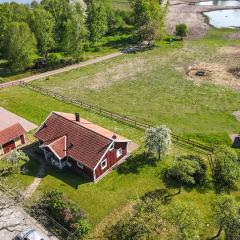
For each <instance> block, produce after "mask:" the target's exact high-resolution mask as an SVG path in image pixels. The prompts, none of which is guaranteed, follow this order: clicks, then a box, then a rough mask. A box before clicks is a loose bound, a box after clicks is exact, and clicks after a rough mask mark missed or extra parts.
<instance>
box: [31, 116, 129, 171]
mask: <svg viewBox="0 0 240 240" xmlns="http://www.w3.org/2000/svg"><path fill="white" fill-rule="evenodd" d="M114 135H115V137H116V139H115V141H116V142H118V141H120V142H129V140H128V139H126V138H124V137H122V136H120V135H118V134H114V133H113V132H111V131H109V130H107V129H104V128H102V127H100V126H97V125H95V124H93V123H91V122H89V121H87V120H85V119H82V118H80V121H79V122H78V121H76V118H75V114H69V113H61V112H53V113H51V114H50V115H49V117H48V118H47V119H46V121H45V122H44V123H43V124H42V126H41V127H40V128H39V129H38V130H37V132H36V133H35V137H37V138H38V139H39V140H40V141H42V142H43V145H42V146H43V147H44V146H50V149H51V147H52V148H53V149H54V151H56V152H57V155H59V157H60V158H62V156H64V154H63V153H65V154H66V156H68V157H71V158H73V159H75V160H76V161H79V162H81V163H83V164H84V165H86V166H87V167H89V168H91V169H94V167H95V166H96V165H97V164H98V162H99V160H100V159H101V158H102V156H103V155H104V153H105V152H106V150H107V148H108V147H109V145H110V144H111V143H112V141H113V136H114ZM63 137H64V138H65V140H64V138H63Z"/></svg>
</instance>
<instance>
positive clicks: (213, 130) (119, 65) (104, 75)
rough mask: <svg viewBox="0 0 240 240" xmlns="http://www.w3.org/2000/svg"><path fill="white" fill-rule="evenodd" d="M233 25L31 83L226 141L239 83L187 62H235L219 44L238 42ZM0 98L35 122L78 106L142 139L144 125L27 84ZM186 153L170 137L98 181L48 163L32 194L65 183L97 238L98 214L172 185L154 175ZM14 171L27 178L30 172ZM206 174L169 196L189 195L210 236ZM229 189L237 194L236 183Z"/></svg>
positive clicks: (105, 215)
mask: <svg viewBox="0 0 240 240" xmlns="http://www.w3.org/2000/svg"><path fill="white" fill-rule="evenodd" d="M232 33H233V32H232V30H211V31H210V32H209V34H208V35H207V36H206V37H205V38H203V39H198V40H191V41H186V42H185V43H184V46H182V44H181V43H180V42H175V43H174V45H170V44H169V43H168V42H161V43H159V46H158V47H156V48H154V49H152V50H149V51H145V52H141V53H137V54H129V55H125V56H121V57H119V58H117V59H114V60H110V61H106V62H103V63H98V64H95V65H94V66H88V67H86V68H83V69H81V70H75V71H72V72H69V73H66V74H62V75H59V76H55V77H50V78H49V79H44V80H42V81H37V82H35V83H34V84H36V85H39V86H41V87H45V88H48V89H51V90H53V91H56V92H60V93H62V94H64V95H67V96H70V97H73V98H76V99H81V100H85V101H88V102H90V103H93V104H96V105H98V106H101V107H103V108H106V109H108V110H111V111H114V112H118V113H121V114H124V115H128V116H131V117H134V118H136V119H138V120H141V121H145V122H148V123H152V124H155V125H158V124H162V123H165V124H166V125H167V126H169V127H171V128H172V129H173V131H174V132H176V133H179V134H182V135H184V136H189V137H191V138H192V139H195V140H199V141H202V142H205V143H208V144H216V143H226V144H230V143H231V142H230V139H229V136H228V135H229V134H230V133H238V129H239V126H240V124H239V122H238V121H237V120H236V119H235V118H234V116H232V112H233V111H236V110H239V103H240V96H239V92H238V90H237V89H236V88H235V87H232V85H231V86H230V85H228V84H227V83H226V82H227V80H226V82H224V83H218V82H217V83H214V82H212V83H211V82H209V81H210V80H211V78H210V80H209V79H206V81H205V82H204V81H201V82H198V81H196V80H195V79H190V78H189V76H186V75H185V69H187V68H188V67H189V66H192V65H194V64H199V63H201V62H206V63H211V62H213V61H215V62H217V63H219V64H221V65H227V64H229V65H232V66H233V67H234V66H236V62H230V59H232V58H233V57H234V53H231V54H224V55H222V51H223V49H225V50H226V49H227V48H226V47H228V48H229V47H236V46H237V45H239V43H240V40H234V39H229V38H228V37H227V36H228V35H230V34H232ZM219 49H222V50H219ZM229 67H230V66H229ZM19 99H21V101H20V100H19ZM0 105H1V106H2V107H4V108H6V109H7V110H10V111H12V112H14V113H16V114H18V115H20V116H22V117H24V118H26V119H27V120H30V121H32V122H34V123H35V124H37V125H39V124H40V123H41V122H42V121H43V120H44V119H45V118H46V116H47V115H48V114H49V113H50V112H51V111H66V112H80V115H81V116H82V117H83V118H86V119H88V120H90V121H93V122H94V123H96V124H99V125H101V126H103V127H106V128H108V129H110V130H114V129H116V131H117V133H119V134H121V135H123V136H125V137H127V138H129V139H131V140H133V141H135V142H137V143H139V144H141V145H143V144H142V143H143V141H144V132H142V131H140V130H136V129H134V128H131V127H129V126H126V125H123V124H121V123H119V122H115V121H112V120H110V119H107V118H104V117H100V116H98V115H95V114H92V113H90V112H87V111H84V110H82V109H79V108H77V107H74V106H72V105H68V104H65V103H63V102H60V101H57V100H55V99H53V98H50V97H47V96H44V95H41V94H38V93H36V92H33V91H31V90H28V89H26V88H22V87H13V88H8V89H4V90H1V91H0ZM184 153H190V152H189V151H188V150H186V149H183V148H179V147H178V146H175V145H174V147H173V149H172V151H171V152H170V153H169V155H168V156H167V157H166V158H164V159H163V160H162V161H160V162H156V161H150V160H148V159H147V158H146V157H145V156H144V154H143V148H141V149H140V150H139V151H138V152H136V153H135V154H134V155H133V156H132V158H131V159H129V161H127V162H126V163H124V164H123V165H121V166H120V167H119V168H118V169H117V170H114V171H113V172H112V173H111V174H109V175H108V176H107V177H105V178H104V179H103V180H102V181H100V182H99V183H97V184H92V183H88V182H86V180H84V179H82V178H81V177H79V176H77V175H72V173H69V172H67V171H66V172H59V171H57V170H56V169H52V168H49V169H48V170H47V174H46V176H45V177H44V179H43V181H42V182H41V184H40V186H39V188H38V190H37V192H36V193H35V196H38V194H40V193H41V192H43V191H46V190H52V189H54V188H57V189H59V190H61V191H63V192H64V194H66V196H67V197H69V199H71V200H73V201H74V202H76V203H78V205H79V206H80V207H82V208H83V209H85V210H86V211H87V213H88V215H89V219H90V222H91V224H92V225H93V227H94V229H93V231H92V235H91V237H93V238H95V239H96V238H97V239H101V233H102V230H103V229H102V226H103V225H104V222H107V221H110V222H114V220H115V218H116V217H115V215H118V214H119V212H120V213H122V212H124V211H126V209H128V206H129V205H131V204H132V203H133V202H134V201H136V200H137V199H138V198H139V197H141V196H143V195H144V194H145V193H146V192H148V191H154V190H156V189H161V188H165V187H167V188H169V189H170V191H171V192H172V193H175V192H176V191H177V188H176V185H175V184H174V183H166V182H164V181H163V180H162V179H161V178H160V176H159V175H160V171H161V170H162V169H164V168H165V167H166V166H167V165H168V164H169V163H170V162H171V161H172V160H173V159H174V158H175V157H176V156H179V155H181V154H184ZM32 164H35V163H34V161H33V163H32ZM20 178H22V179H23V180H24V181H25V179H27V178H29V176H21V177H20ZM208 179H209V180H210V181H209V182H208V184H207V185H206V186H203V187H202V188H185V189H184V191H183V192H182V194H180V195H177V196H174V197H173V201H175V200H182V201H191V202H192V203H193V204H194V206H195V207H196V208H198V209H200V210H201V211H202V213H203V215H204V224H205V226H206V228H205V233H204V234H205V235H204V236H203V237H204V238H206V237H209V236H212V235H213V232H214V229H215V226H214V223H213V221H212V218H211V211H210V203H211V202H212V200H213V199H214V196H215V191H214V189H213V186H212V183H211V176H210V170H208ZM26 181H28V180H26ZM233 194H234V195H236V196H237V197H240V193H239V191H235V192H233Z"/></svg>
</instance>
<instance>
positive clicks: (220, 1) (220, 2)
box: [195, 0, 240, 7]
mask: <svg viewBox="0 0 240 240" xmlns="http://www.w3.org/2000/svg"><path fill="white" fill-rule="evenodd" d="M195 5H198V6H226V7H240V0H225V1H224V0H214V1H203V2H198V3H196V4H195Z"/></svg>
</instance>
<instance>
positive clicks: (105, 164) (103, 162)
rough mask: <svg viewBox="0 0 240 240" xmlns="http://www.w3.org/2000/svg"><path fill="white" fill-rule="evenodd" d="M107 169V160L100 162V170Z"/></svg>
mask: <svg viewBox="0 0 240 240" xmlns="http://www.w3.org/2000/svg"><path fill="white" fill-rule="evenodd" d="M106 167H107V159H104V160H103V161H102V162H101V168H102V170H103V169H105V168H106Z"/></svg>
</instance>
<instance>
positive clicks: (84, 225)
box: [32, 190, 91, 239]
mask: <svg viewBox="0 0 240 240" xmlns="http://www.w3.org/2000/svg"><path fill="white" fill-rule="evenodd" d="M32 209H33V211H34V213H35V214H36V212H39V211H40V212H41V211H44V212H46V213H47V214H48V215H50V216H51V217H52V218H54V219H55V220H56V221H57V222H59V223H60V224H62V225H63V226H64V227H65V228H67V229H68V230H69V231H70V232H74V233H75V236H77V237H79V238H80V239H81V238H82V237H83V236H85V235H86V234H87V233H88V232H89V231H90V229H91V227H90V224H89V223H88V221H87V216H86V213H85V211H84V210H83V209H80V208H79V207H78V206H77V205H76V204H75V203H73V202H71V201H69V200H67V199H66V198H65V197H64V195H63V193H62V192H60V191H58V190H53V191H50V192H47V193H45V194H44V195H43V196H42V197H41V198H40V200H39V201H38V202H37V204H36V205H34V206H33V207H32Z"/></svg>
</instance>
